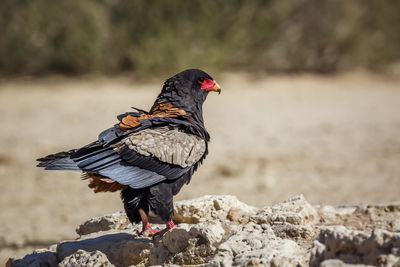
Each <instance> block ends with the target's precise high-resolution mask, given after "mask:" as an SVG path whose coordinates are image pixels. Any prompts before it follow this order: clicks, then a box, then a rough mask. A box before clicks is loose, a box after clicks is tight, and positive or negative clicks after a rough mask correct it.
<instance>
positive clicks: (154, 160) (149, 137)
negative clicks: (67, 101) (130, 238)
mask: <svg viewBox="0 0 400 267" xmlns="http://www.w3.org/2000/svg"><path fill="white" fill-rule="evenodd" d="M212 91H213V92H218V93H219V92H220V91H221V89H220V87H219V85H218V84H217V83H216V82H215V80H214V79H213V78H212V77H211V76H210V75H208V74H207V73H205V72H204V71H201V70H197V69H189V70H185V71H183V72H181V73H178V74H176V75H175V76H173V77H172V78H169V79H168V80H167V81H166V82H165V83H164V86H163V88H162V90H161V93H160V94H159V95H158V97H157V99H156V101H155V103H154V105H153V106H152V108H151V109H150V111H149V112H146V111H144V110H141V109H136V108H134V109H135V111H134V112H128V113H125V114H121V115H119V116H118V120H119V123H118V124H116V125H114V127H112V128H109V129H107V130H105V131H103V132H102V133H100V135H99V137H98V140H97V141H95V142H93V143H90V144H88V145H86V146H84V147H81V148H79V149H72V150H70V151H65V152H59V153H56V154H52V155H48V156H46V157H44V158H40V159H38V161H39V164H38V165H37V166H38V167H44V168H45V169H46V170H71V171H81V172H83V178H84V179H89V180H90V182H89V187H90V188H92V189H94V192H96V193H97V192H115V191H119V190H121V198H122V201H123V203H124V208H125V211H126V214H127V216H128V218H129V220H130V221H131V222H132V223H134V222H140V221H142V226H143V228H142V231H141V232H139V234H142V235H145V236H151V235H155V234H156V235H163V234H164V233H166V232H167V231H168V230H169V229H171V228H172V227H173V226H174V223H173V221H172V215H173V210H174V209H173V196H174V195H176V194H177V193H178V192H179V190H180V189H181V187H182V186H183V185H184V184H187V183H189V181H190V179H191V177H192V175H193V173H194V172H195V171H196V169H197V167H198V166H199V165H200V164H201V163H202V161H203V160H204V158H205V157H206V155H207V153H208V150H207V143H208V141H209V140H210V136H209V134H208V132H207V130H206V129H205V127H204V122H203V111H202V110H203V103H204V101H205V100H206V97H207V95H208V93H209V92H212ZM150 211H152V212H154V213H155V214H156V215H158V216H159V217H160V218H161V219H162V220H164V221H166V222H167V223H166V228H165V229H163V230H161V231H159V230H156V229H153V228H151V226H150V224H149V221H148V214H149V212H150Z"/></svg>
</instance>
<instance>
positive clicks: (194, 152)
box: [113, 127, 206, 168]
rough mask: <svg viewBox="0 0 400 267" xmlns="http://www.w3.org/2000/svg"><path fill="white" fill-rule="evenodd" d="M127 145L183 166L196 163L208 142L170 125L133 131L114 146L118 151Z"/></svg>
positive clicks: (142, 153) (140, 152)
mask: <svg viewBox="0 0 400 267" xmlns="http://www.w3.org/2000/svg"><path fill="white" fill-rule="evenodd" d="M126 146H128V147H129V149H131V150H134V151H135V152H137V153H139V154H141V155H143V156H152V157H156V158H158V159H159V160H160V161H162V162H166V163H170V164H174V165H179V166H181V167H182V168H186V167H188V166H192V165H193V164H195V163H196V162H197V161H199V160H200V159H201V157H202V156H203V155H204V153H205V151H206V142H205V141H204V140H203V139H201V138H200V137H198V136H196V135H193V134H187V133H183V132H180V131H178V130H177V129H172V130H171V129H169V128H168V127H160V128H155V129H145V130H142V131H140V132H137V133H133V134H131V135H129V136H127V137H125V138H124V139H122V140H121V141H120V142H118V143H116V144H115V145H113V148H114V150H116V151H117V152H118V151H119V150H121V149H122V148H123V147H126Z"/></svg>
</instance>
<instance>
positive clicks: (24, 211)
mask: <svg viewBox="0 0 400 267" xmlns="http://www.w3.org/2000/svg"><path fill="white" fill-rule="evenodd" d="M216 79H217V80H218V81H219V82H220V84H221V85H222V86H223V92H222V94H221V95H220V96H217V95H214V94H213V95H210V96H209V98H208V99H207V102H206V104H205V120H206V126H207V128H208V129H209V131H210V133H211V136H212V142H211V144H210V155H209V157H208V158H207V160H206V161H205V163H204V166H202V167H201V168H200V169H199V171H198V173H196V175H195V176H194V178H193V180H192V182H191V183H190V185H189V186H185V187H184V189H183V190H182V192H181V193H180V194H179V195H178V197H177V199H186V198H192V197H197V196H202V195H204V194H232V195H236V196H238V197H239V199H241V200H242V201H245V202H247V203H249V204H252V205H255V206H259V205H265V204H266V203H276V202H280V201H282V200H284V199H286V198H288V197H291V196H293V195H296V194H300V193H303V194H305V196H306V197H307V199H308V200H310V202H311V203H312V204H343V203H375V202H389V201H399V194H398V193H399V190H398V189H399V188H400V177H399V173H400V164H399V162H400V141H399V140H400V113H399V112H398V109H399V103H400V90H399V87H400V81H399V80H390V79H387V78H385V77H377V76H372V75H366V74H363V73H361V74H351V75H340V76H329V77H325V76H314V75H303V76H273V77H258V78H255V77H251V76H246V75H239V74H227V75H224V76H220V77H216ZM160 84H161V81H157V82H154V83H151V84H140V83H137V82H136V83H135V82H132V81H131V80H129V79H126V78H119V79H118V78H114V79H106V78H96V79H95V78H89V79H83V78H81V79H73V80H71V79H62V78H48V79H45V80H37V79H33V80H32V79H26V80H22V79H21V80H19V81H5V82H3V83H1V84H0V128H1V132H0V140H1V146H0V189H1V192H2V193H1V194H0V209H1V211H2V212H1V213H0V221H1V222H2V223H1V225H0V255H1V259H5V258H7V257H10V256H12V255H19V256H20V255H23V254H24V253H26V252H27V251H30V250H31V249H32V248H33V247H45V246H46V244H51V243H54V241H56V240H60V239H63V238H73V236H70V235H71V233H72V232H73V228H74V227H75V226H76V225H78V224H79V223H80V222H82V221H84V220H85V219H88V218H91V217H94V216H99V215H103V214H106V213H110V212H114V211H116V210H120V209H122V204H121V202H120V200H119V196H118V194H117V193H115V194H94V193H92V192H91V190H89V189H88V188H87V185H86V182H85V181H81V180H80V179H79V174H78V173H74V172H53V171H44V170H42V169H38V168H36V167H35V159H36V158H37V157H40V156H43V155H47V154H49V153H53V152H56V151H60V150H65V149H70V148H73V147H78V146H81V145H84V144H86V143H88V142H89V141H92V140H93V139H95V138H96V137H97V134H98V133H99V132H100V131H101V130H103V129H105V128H106V127H107V126H110V125H113V124H114V123H115V122H116V118H115V116H116V115H117V114H120V113H123V112H125V111H127V110H128V109H129V107H131V106H137V107H140V108H149V107H150V105H151V104H152V102H153V100H154V98H155V96H156V94H157V93H158V92H159V90H160Z"/></svg>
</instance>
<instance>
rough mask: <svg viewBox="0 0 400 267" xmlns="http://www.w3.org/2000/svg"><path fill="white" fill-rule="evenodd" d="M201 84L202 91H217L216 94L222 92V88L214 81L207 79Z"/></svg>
mask: <svg viewBox="0 0 400 267" xmlns="http://www.w3.org/2000/svg"><path fill="white" fill-rule="evenodd" d="M200 84H201V87H200V89H201V90H206V91H215V92H220V91H221V87H220V86H219V84H218V83H217V82H216V81H214V80H211V79H208V78H205V79H204V81H203V82H200Z"/></svg>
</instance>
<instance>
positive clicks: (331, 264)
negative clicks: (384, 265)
mask: <svg viewBox="0 0 400 267" xmlns="http://www.w3.org/2000/svg"><path fill="white" fill-rule="evenodd" d="M357 266H358V267H367V266H368V265H364V264H348V263H344V262H343V261H341V260H337V259H332V260H324V261H323V262H321V265H320V267H357ZM369 266H371V265H369Z"/></svg>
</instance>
